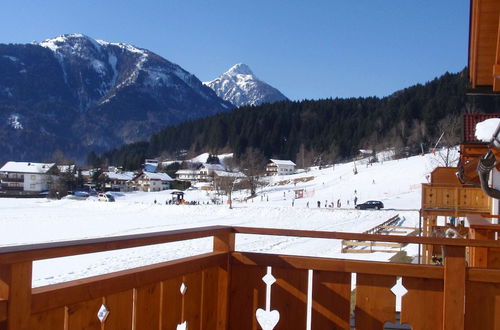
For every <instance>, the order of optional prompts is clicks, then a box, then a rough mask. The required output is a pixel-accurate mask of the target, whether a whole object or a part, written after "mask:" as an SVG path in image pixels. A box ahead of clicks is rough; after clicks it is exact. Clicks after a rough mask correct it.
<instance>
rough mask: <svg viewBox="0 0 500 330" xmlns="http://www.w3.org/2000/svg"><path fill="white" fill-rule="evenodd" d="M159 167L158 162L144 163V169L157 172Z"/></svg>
mask: <svg viewBox="0 0 500 330" xmlns="http://www.w3.org/2000/svg"><path fill="white" fill-rule="evenodd" d="M157 168H158V163H156V164H155V163H146V164H144V171H146V172H155V171H156V169H157Z"/></svg>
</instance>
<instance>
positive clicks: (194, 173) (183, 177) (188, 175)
mask: <svg viewBox="0 0 500 330" xmlns="http://www.w3.org/2000/svg"><path fill="white" fill-rule="evenodd" d="M199 175H200V173H199V172H198V170H178V171H177V172H175V176H176V178H177V180H179V181H189V182H197V181H199V178H200V176H199Z"/></svg>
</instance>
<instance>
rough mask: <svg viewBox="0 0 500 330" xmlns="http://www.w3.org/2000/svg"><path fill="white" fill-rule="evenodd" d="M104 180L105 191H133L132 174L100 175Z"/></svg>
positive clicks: (106, 173) (133, 174)
mask: <svg viewBox="0 0 500 330" xmlns="http://www.w3.org/2000/svg"><path fill="white" fill-rule="evenodd" d="M101 175H102V176H103V177H104V179H105V182H106V183H105V184H104V189H105V190H107V191H120V192H127V191H133V190H134V181H133V180H134V178H135V177H136V174H135V173H134V172H119V171H117V172H104V173H102V174H101Z"/></svg>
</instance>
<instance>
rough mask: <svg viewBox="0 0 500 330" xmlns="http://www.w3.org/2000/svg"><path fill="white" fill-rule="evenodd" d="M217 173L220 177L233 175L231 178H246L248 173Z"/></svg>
mask: <svg viewBox="0 0 500 330" xmlns="http://www.w3.org/2000/svg"><path fill="white" fill-rule="evenodd" d="M215 174H216V175H217V176H220V177H231V178H245V177H246V175H245V174H243V173H241V172H226V171H215Z"/></svg>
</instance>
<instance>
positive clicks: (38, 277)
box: [0, 155, 436, 286]
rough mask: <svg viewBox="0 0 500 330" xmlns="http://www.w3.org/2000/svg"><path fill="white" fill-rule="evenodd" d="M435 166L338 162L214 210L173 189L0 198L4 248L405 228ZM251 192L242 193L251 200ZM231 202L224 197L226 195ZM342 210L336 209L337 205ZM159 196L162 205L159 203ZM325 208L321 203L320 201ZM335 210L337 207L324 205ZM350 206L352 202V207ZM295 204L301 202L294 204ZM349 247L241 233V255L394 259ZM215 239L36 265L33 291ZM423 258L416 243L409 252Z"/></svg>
mask: <svg viewBox="0 0 500 330" xmlns="http://www.w3.org/2000/svg"><path fill="white" fill-rule="evenodd" d="M435 166H436V162H435V159H433V156H432V155H425V156H416V157H411V158H408V159H401V160H396V161H385V162H380V163H375V164H373V165H370V166H367V165H366V164H362V163H361V162H357V163H356V168H357V171H358V174H357V175H354V173H353V169H354V164H353V163H346V164H338V165H335V166H334V167H328V168H324V169H321V170H319V169H317V168H314V169H311V170H310V171H308V172H303V173H299V174H295V175H291V176H281V177H272V178H268V180H269V182H268V185H267V186H264V187H262V188H259V190H258V196H257V197H256V198H254V199H253V200H248V201H246V202H235V203H234V204H233V207H234V208H233V209H232V210H231V209H229V207H228V206H227V204H222V205H207V204H205V203H207V202H209V201H210V200H211V198H212V197H213V196H212V195H210V194H209V193H207V192H206V191H201V190H191V191H187V192H186V196H185V199H186V200H187V201H197V202H199V203H200V205H182V206H177V205H166V204H165V201H167V200H169V199H170V198H171V197H170V196H171V195H170V191H163V192H158V193H140V192H135V193H126V194H122V193H119V194H116V195H115V197H116V202H115V203H106V202H99V201H97V200H96V199H92V198H90V199H88V200H71V199H62V200H46V199H7V198H0V228H1V231H0V245H1V246H9V245H19V244H32V243H40V242H53V241H63V240H75V239H84V238H96V237H106V236H119V235H130V234H137V233H145V232H156V231H165V230H173V229H180V228H191V227H201V226H208V225H238V226H249V227H269V228H287V229H308V230H327V231H343V232H362V231H364V230H367V229H370V228H372V227H374V226H376V225H378V224H380V223H382V222H384V221H385V220H387V219H388V218H390V217H392V216H394V215H396V214H399V215H400V216H401V218H402V219H403V220H402V221H401V223H400V224H401V225H403V226H410V227H418V220H419V219H418V211H417V210H418V209H419V208H420V183H423V182H427V179H426V178H427V175H428V174H429V173H430V171H431V170H432V169H433V167H435ZM294 189H305V195H306V197H304V198H300V199H294ZM247 195H248V191H244V192H236V193H235V194H234V195H233V197H235V198H237V199H239V200H243V198H244V197H246V196H247ZM355 196H357V198H358V203H362V202H364V201H366V200H371V199H375V200H381V201H382V202H383V203H384V205H385V209H384V210H380V211H375V210H373V211H372V210H367V211H360V210H355V209H354V202H353V199H354V197H355ZM224 199H225V198H224ZM339 199H340V201H341V204H342V205H341V208H338V207H337V200H339ZM155 200H156V203H155ZM318 201H319V202H320V204H321V207H320V208H318V207H317V202H318ZM332 201H333V202H334V204H335V207H334V208H331V207H325V204H327V205H329V204H330V203H332ZM347 201H349V204H347ZM292 203H293V206H292ZM340 244H341V243H340V241H334V240H321V239H299V238H292V237H268V236H255V235H238V236H237V241H236V249H237V250H241V251H261V252H264V251H265V252H271V253H287V254H303V255H311V256H323V257H342V258H357V259H360V258H362V259H369V260H387V259H389V258H390V257H391V256H392V255H393V254H392V253H372V254H341V253H340ZM211 247H212V241H211V239H209V238H207V239H198V240H191V241H184V242H176V243H169V244H163V245H157V246H150V247H143V248H137V249H127V250H119V251H112V252H108V253H98V254H90V255H85V256H78V257H66V258H58V259H51V260H43V261H37V262H35V264H34V270H33V285H34V286H41V285H46V284H50V283H56V282H61V281H67V280H71V279H75V278H80V277H87V276H92V275H96V274H101V273H107V272H111V271H116V270H119V269H125V268H132V267H137V266H141V265H145V264H151V263H155V262H159V261H164V260H170V259H175V258H179V257H184V256H188V255H194V254H198V253H203V252H207V251H210V250H211ZM407 249H408V254H410V255H416V254H417V247H416V246H409V247H408V248H407Z"/></svg>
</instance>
